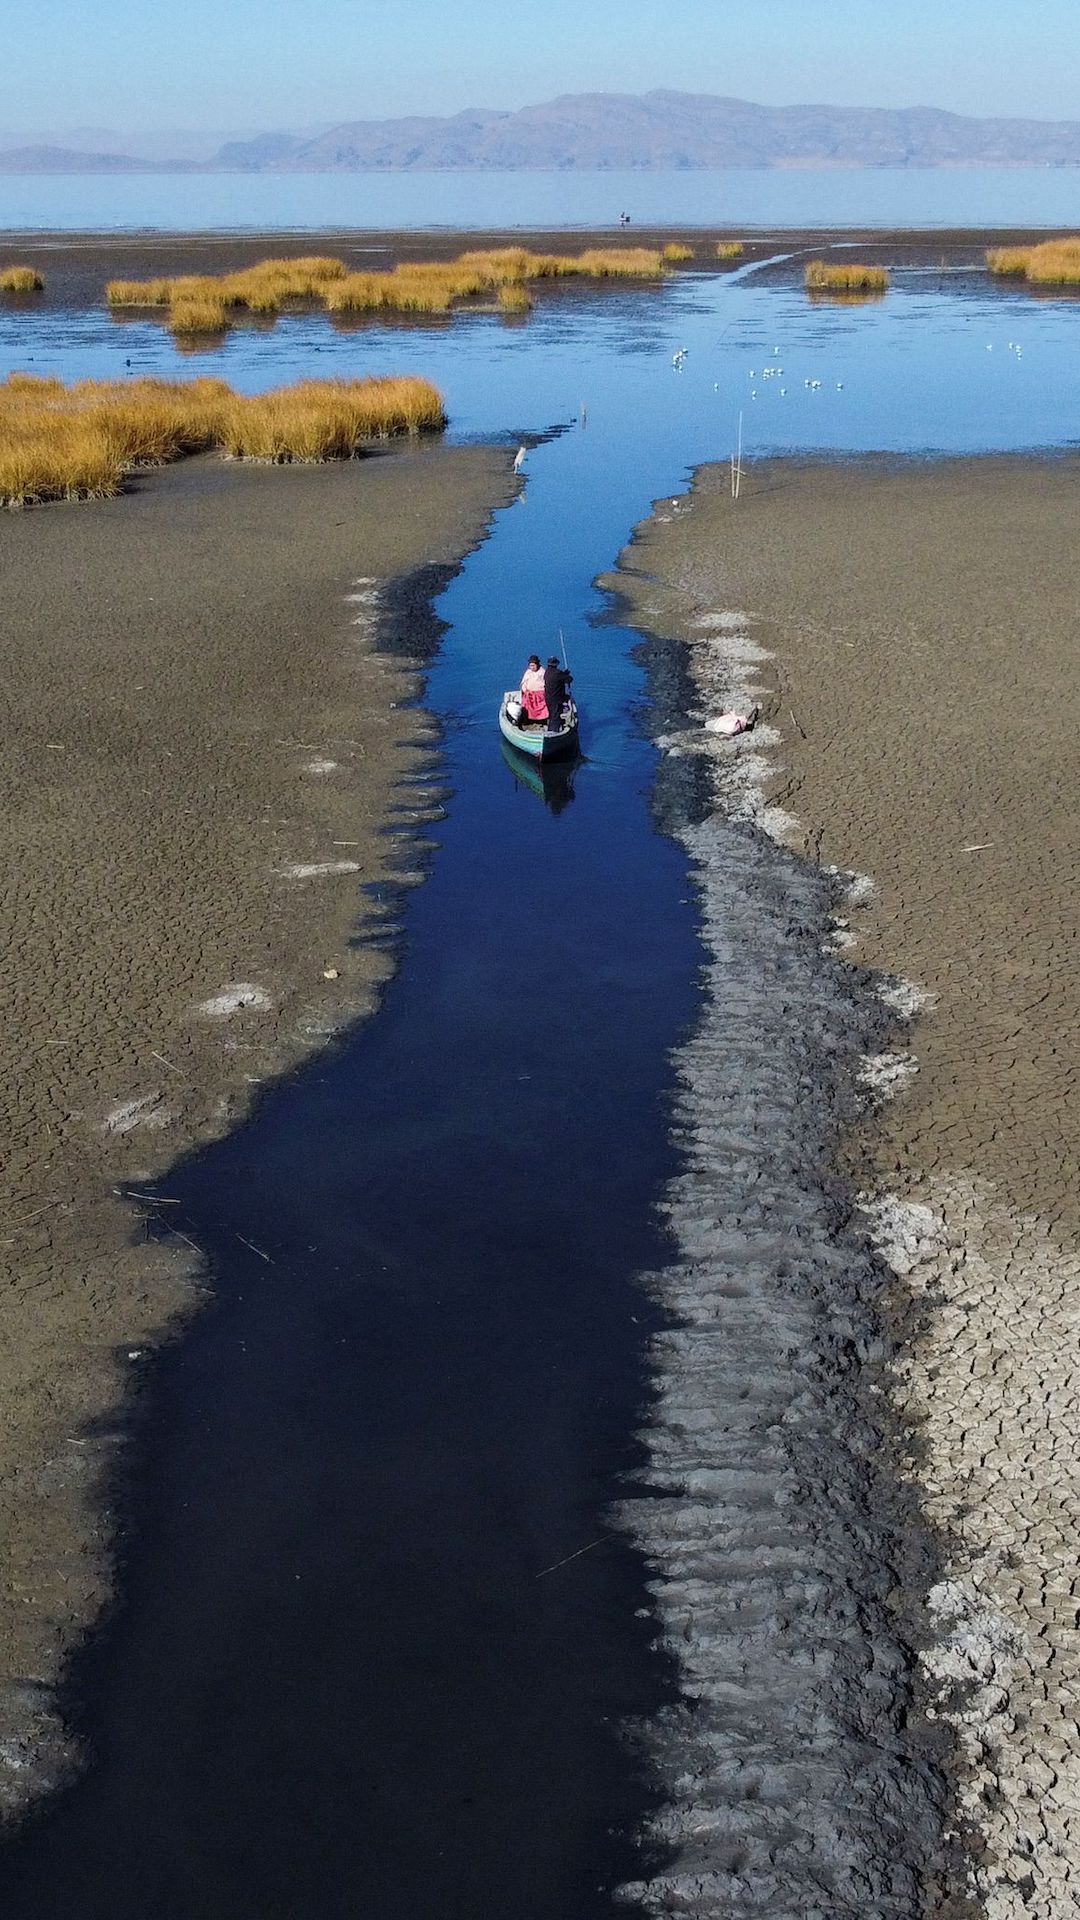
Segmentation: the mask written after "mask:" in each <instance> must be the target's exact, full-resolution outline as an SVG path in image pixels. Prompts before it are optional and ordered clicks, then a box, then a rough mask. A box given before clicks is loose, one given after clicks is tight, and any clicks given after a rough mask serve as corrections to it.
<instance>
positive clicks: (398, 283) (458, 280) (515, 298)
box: [106, 247, 690, 336]
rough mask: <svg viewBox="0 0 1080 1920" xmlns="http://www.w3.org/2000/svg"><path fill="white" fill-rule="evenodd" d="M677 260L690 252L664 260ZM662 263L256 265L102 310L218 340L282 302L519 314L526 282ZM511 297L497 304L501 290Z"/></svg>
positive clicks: (627, 252) (126, 296) (177, 283)
mask: <svg viewBox="0 0 1080 1920" xmlns="http://www.w3.org/2000/svg"><path fill="white" fill-rule="evenodd" d="M675 257H677V258H679V259H687V258H689V257H690V250H689V249H686V250H685V252H683V253H680V254H677V255H672V258H675ZM663 273H664V260H663V258H662V256H661V255H660V254H659V253H657V252H655V251H654V250H653V249H651V248H647V247H608V248H603V247H594V248H592V249H590V250H588V251H587V252H585V253H581V254H541V253H530V252H529V250H528V249H527V248H526V247H492V248H487V249H476V250H473V251H471V252H469V253H463V254H461V255H460V256H459V258H458V259H456V260H447V261H441V260H431V261H415V262H405V263H403V264H401V265H400V266H397V267H393V268H391V269H390V270H379V271H372V272H364V273H349V272H348V270H347V269H346V266H345V263H344V261H342V260H337V259H334V258H331V257H329V256H322V255H311V256H308V257H305V258H304V259H300V260H260V261H259V262H258V263H257V264H256V265H255V266H253V267H245V268H244V269H243V270H242V271H241V272H239V273H226V274H221V275H219V276H217V277H213V276H210V275H207V274H199V275H190V274H189V275H182V276H180V277H178V278H176V279H171V280H170V279H160V278H159V279H154V280H110V282H109V284H108V287H107V288H106V299H107V301H108V303H109V305H110V306H112V307H115V308H118V309H124V308H138V307H146V308H167V309H168V310H169V312H168V322H167V324H168V325H169V326H170V327H171V328H172V329H173V331H174V332H176V333H179V334H183V335H189V336H190V335H198V334H201V333H207V332H214V333H220V332H222V331H223V330H224V329H225V328H227V327H228V326H229V325H230V316H231V314H232V313H233V312H235V311H236V310H238V309H246V310H247V311H248V312H249V313H254V314H263V315H267V314H271V315H272V314H276V313H278V312H279V311H280V309H281V307H282V305H283V304H284V302H285V301H287V300H317V301H320V302H321V303H322V305H323V306H324V307H325V308H326V309H327V311H328V312H329V313H335V314H348V313H432V314H438V313H448V312H449V311H450V309H451V308H452V307H453V305H454V303H455V302H456V301H459V300H468V299H471V298H475V297H476V296H477V295H482V294H489V295H490V294H491V293H495V294H496V295H497V296H498V298H499V301H500V305H501V306H502V307H503V308H504V310H505V311H506V312H513V313H526V312H528V310H529V307H530V306H531V305H532V302H531V300H530V299H529V297H528V295H527V294H523V290H524V288H525V287H526V285H527V284H528V282H529V281H535V280H554V279H560V278H564V277H567V276H569V275H581V276H583V277H585V278H589V279H596V280H605V279H611V278H613V277H619V278H633V279H649V280H656V279H660V278H661V277H662V276H663ZM504 288H508V289H517V290H518V291H517V292H516V293H513V294H510V293H508V294H507V297H506V298H505V299H503V298H502V291H501V290H502V289H504Z"/></svg>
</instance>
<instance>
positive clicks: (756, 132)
mask: <svg viewBox="0 0 1080 1920" xmlns="http://www.w3.org/2000/svg"><path fill="white" fill-rule="evenodd" d="M170 141H171V142H172V145H171V147H170V145H169V142H170ZM9 143H10V144H9ZM1072 166H1080V122H1077V121H1072V120H1059V121H1051V120H976V119H972V118H969V117H967V116H966V115H964V114H958V113H946V112H944V111H943V110H941V109H939V108H937V107H910V108H902V109H898V108H889V107H825V106H810V107H762V106H755V105H754V104H753V102H751V101H748V100H729V99H722V98H718V97H716V96H714V95H711V94H693V93H673V92H669V91H665V90H660V91H658V92H655V93H646V94H618V93H580V94H565V95H564V96H563V97H562V98H561V99H558V100H549V101H547V102H546V103H545V104H544V105H542V106H537V107H523V108H521V109H519V110H518V111H516V112H513V113H509V112H508V113H500V112H497V111H495V110H492V109H488V108H475V109H470V110H469V111H467V112H465V113H456V114H452V115H450V116H449V117H446V118H435V117H426V118H425V117H419V116H416V117H412V118H408V119H402V120H351V121H346V122H344V123H343V124H342V125H340V126H334V127H328V128H320V129H308V130H307V131H306V132H303V133H296V132H292V133H289V132H275V131H269V132H264V133H255V134H252V133H250V132H245V133H233V134H221V135H210V134H190V133H182V132H177V133H176V134H173V135H168V134H157V135H153V136H149V135H140V136H130V137H127V138H125V137H124V136H123V135H122V134H118V133H110V132H108V131H103V130H102V129H93V130H90V131H87V130H83V129H80V130H79V133H76V134H72V135H69V136H67V138H66V139H65V138H64V137H63V136H58V135H56V134H50V135H48V136H38V137H36V138H35V137H34V136H30V135H25V134H23V135H9V136H8V137H7V140H5V137H4V136H3V135H2V134H0V173H203V172H222V171H224V172H239V173H368V172H375V171H390V170H395V171H396V170H410V171H416V172H424V171H432V172H434V171H439V170H443V169H462V170H469V171H474V170H487V169H496V168H498V169H508V170H513V169H548V168H555V169H558V168H567V169H572V168H578V167H581V168H599V169H607V168H612V169H632V168H643V169H650V170H652V169H663V168H669V169H676V168H704V167H774V168H775V167H1072Z"/></svg>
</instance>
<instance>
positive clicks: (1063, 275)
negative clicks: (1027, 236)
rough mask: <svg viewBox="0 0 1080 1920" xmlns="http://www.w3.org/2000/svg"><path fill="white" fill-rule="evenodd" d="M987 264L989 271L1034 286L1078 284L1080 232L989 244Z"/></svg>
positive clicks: (1079, 284) (1070, 285)
mask: <svg viewBox="0 0 1080 1920" xmlns="http://www.w3.org/2000/svg"><path fill="white" fill-rule="evenodd" d="M986 264H987V266H988V267H989V269H990V271H991V273H1000V274H1012V275H1016V276H1018V277H1019V278H1021V279H1024V280H1026V281H1027V282H1028V285H1029V286H1033V287H1038V286H1042V287H1076V286H1080V235H1078V234H1074V235H1072V236H1070V237H1069V238H1068V239H1065V240H1043V241H1041V242H1040V243H1039V245H1037V246H1032V247H991V248H990V250H989V252H988V253H987V256H986Z"/></svg>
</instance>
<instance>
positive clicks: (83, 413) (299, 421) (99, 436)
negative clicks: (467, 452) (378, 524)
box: [0, 374, 445, 506]
mask: <svg viewBox="0 0 1080 1920" xmlns="http://www.w3.org/2000/svg"><path fill="white" fill-rule="evenodd" d="M443 425H445V414H444V412H443V404H442V397H441V395H440V394H439V392H438V389H437V388H435V387H433V386H432V385H431V383H430V382H429V381H427V380H421V379H417V378H415V377H408V378H404V379H396V380H395V379H377V380H304V381H301V382H299V383H298V384H297V385H296V386H293V387H281V388H278V389H277V390H276V391H275V392H272V393H265V394H253V395H246V394H237V393H234V391H233V390H232V388H231V387H229V386H228V385H227V384H226V382H225V381H224V380H190V381H169V380H132V381H128V382H126V383H125V382H120V381H96V380H84V381H81V382H80V383H78V384H77V385H75V386H72V387H65V386H64V385H63V383H62V382H61V381H59V380H40V379H37V378H35V377H34V376H33V375H32V374H13V375H12V376H11V378H10V379H8V380H7V381H5V382H3V383H2V384H0V504H3V505H4V506H23V505H26V504H28V503H31V502H35V501H42V500H65V499H84V498H88V497H95V496H96V497H103V496H107V495H109V494H115V493H118V492H119V491H120V489H121V487H122V485H123V480H124V475H125V473H127V472H129V471H130V470H131V469H132V468H133V467H137V466H147V465H153V466H160V465H163V464H165V463H166V462H168V461H172V460H178V459H180V458H181V457H182V456H183V455H184V454H187V453H197V452H202V451H206V450H209V449H210V448H214V447H218V448H220V449H221V450H222V451H223V452H225V453H229V454H232V455H234V456H235V457H236V458H240V459H263V460H277V461H284V460H335V459H346V458H349V457H350V456H351V455H353V454H355V453H356V452H357V451H358V449H359V448H360V446H361V445H362V443H363V442H364V441H365V440H372V439H378V438H385V437H388V436H390V435H393V434H404V433H424V432H430V431H434V430H437V429H438V428H440V427H442V426H443Z"/></svg>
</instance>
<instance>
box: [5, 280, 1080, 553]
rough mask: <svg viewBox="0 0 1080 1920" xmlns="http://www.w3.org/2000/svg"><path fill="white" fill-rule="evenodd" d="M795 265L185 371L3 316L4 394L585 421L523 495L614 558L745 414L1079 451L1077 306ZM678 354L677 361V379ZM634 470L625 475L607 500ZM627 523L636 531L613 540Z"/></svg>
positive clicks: (26, 316) (103, 332)
mask: <svg viewBox="0 0 1080 1920" xmlns="http://www.w3.org/2000/svg"><path fill="white" fill-rule="evenodd" d="M803 259H804V256H803V255H802V254H799V255H793V256H777V260H778V262H780V264H779V265H772V266H764V267H760V268H750V269H743V270H742V271H741V272H739V273H737V274H733V275H725V276H720V275H710V274H708V273H690V274H680V275H679V276H678V277H677V279H675V280H674V281H673V282H672V283H670V284H669V285H668V286H666V287H664V288H663V289H646V290H642V289H639V288H634V289H603V290H599V291H591V292H582V291H580V290H579V291H569V290H560V291H558V292H556V293H553V294H548V293H543V294H541V295H540V297H539V299H538V303H537V306H536V308H535V310H534V312H533V313H532V314H531V315H530V316H529V317H528V318H527V319H526V320H524V321H513V322H510V323H507V322H506V321H504V320H503V319H501V318H500V317H499V316H498V315H496V314H493V313H488V314H483V313H463V314H461V315H460V316H458V317H457V318H455V319H453V320H452V321H443V322H438V323H433V324H428V325H417V324H415V323H413V324H410V325H398V326H386V325H376V324H372V323H363V324H360V325H357V326H353V327H350V328H339V327H336V326H335V325H333V324H332V323H331V322H330V320H329V319H328V318H327V317H326V316H325V315H321V314H309V315H289V316H286V317H285V318H283V319H280V320H279V321H278V323H277V325H276V326H274V327H272V328H261V327H259V328H256V327H240V328H237V330H236V331H235V332H233V333H231V334H230V335H228V336H227V337H226V340H225V343H224V344H223V345H220V346H217V347H214V348H211V349H209V350H207V351H205V352H200V353H192V352H190V351H188V352H184V351H178V349H177V347H176V346H175V344H174V342H173V339H172V336H171V335H170V334H169V333H168V332H167V331H166V330H165V328H164V327H163V326H162V324H161V322H160V321H157V320H124V321H122V322H120V321H117V320H115V319H113V318H112V316H111V315H110V314H109V313H108V312H107V311H106V310H105V308H104V306H103V307H102V309H101V311H100V312H86V311H79V312H75V313H67V312H64V311H63V310H53V309H46V310H44V311H43V312H41V313H38V314H34V313H33V312H26V311H20V312H14V311H11V310H10V309H7V310H2V309H0V377H3V376H4V375H6V374H7V373H8V372H9V371H12V370H14V369H19V368H23V369H26V370H29V371H32V372H34V373H39V374H60V375H61V376H63V377H64V378H66V379H73V378H76V377H78V378H98V379H104V378H124V377H125V376H126V375H128V374H131V375H136V374H143V373H156V374H164V375H167V376H169V377H172V378H182V377H190V376H192V375H195V374H199V373H214V374H217V375H220V376H222V377H224V378H225V379H227V380H230V381H231V382H232V383H233V384H234V385H235V386H237V387H239V388H241V389H243V390H246V391H256V390H259V389H261V388H264V387H267V386H272V385H275V384H278V383H279V382H282V381H286V380H294V379H298V378H300V377H310V376H311V375H312V374H314V375H317V376H320V377H324V378H329V377H331V376H341V375H348V376H355V375H359V374H365V373H392V372H401V373H405V372H417V373H424V374H427V375H428V376H429V377H430V378H432V379H433V380H435V381H436V382H437V383H438V385H439V386H440V387H441V388H442V390H443V392H444V393H445V395H446V399H447V404H448V409H449V413H450V418H451V430H452V432H453V433H454V434H456V435H463V436H467V437H472V436H487V435H492V434H505V433H512V432H521V433H525V432H526V431H538V430H543V429H544V428H546V427H548V426H550V425H551V424H552V423H556V422H559V423H568V422H571V421H574V422H578V423H580V414H581V409H582V407H583V406H584V408H585V409H586V413H587V426H586V430H585V431H583V432H582V431H578V432H577V433H576V434H575V436H574V439H573V441H572V443H571V444H569V445H566V446H564V447H563V448H561V449H560V451H559V452H558V453H548V452H545V453H544V454H543V455H539V456H536V457H535V458H534V460H533V461H531V462H530V468H529V470H530V473H531V474H532V475H533V477H534V478H537V479H538V478H539V476H540V475H541V474H542V473H543V474H545V475H546V474H547V473H548V472H549V471H551V470H552V469H551V467H550V465H549V464H548V463H550V462H554V469H555V471H556V472H557V475H558V478H557V480H556V481H555V482H554V484H555V486H556V488H557V489H558V491H559V494H560V510H561V511H562V512H563V513H564V514H565V512H566V509H567V507H568V505H569V504H570V503H569V502H568V500H567V491H568V490H569V492H570V493H571V494H573V493H575V492H577V493H579V494H580V496H581V497H582V498H588V499H589V500H590V501H591V502H593V503H594V505H598V507H599V510H600V511H604V507H603V502H600V503H597V501H596V489H597V486H598V485H600V484H602V485H603V489H604V496H605V499H608V498H610V499H611V501H612V504H613V509H614V511H613V513H612V514H611V515H610V516H608V515H607V514H606V513H605V525H607V526H608V527H610V528H611V529H612V530H613V532H614V535H615V542H616V545H617V544H618V543H619V541H620V540H621V538H622V537H624V535H625V532H626V530H627V528H628V527H629V525H630V524H631V523H632V519H633V518H637V517H639V515H640V513H641V512H642V511H644V510H645V508H646V507H647V506H648V503H649V501H650V499H651V498H652V497H653V496H654V495H655V494H657V493H660V492H663V491H664V490H665V489H667V488H669V487H672V486H675V485H676V484H680V483H681V479H682V477H683V475H684V474H685V471H686V468H687V467H688V466H689V465H691V464H695V463H697V462H699V461H701V460H711V459H718V458H719V459H723V458H726V457H727V455H728V454H729V452H731V451H733V450H734V447H735V443H736V437H737V433H738V417H739V414H740V413H741V414H742V415H743V439H744V448H745V449H746V451H747V452H748V453H749V455H750V456H751V457H753V455H754V454H755V453H795V452H804V451H805V452H817V451H823V450H824V451H835V452H858V453H862V452H873V451H879V450H880V451H886V452H902V453H912V452H940V453H966V452H982V451H987V450H989V451H998V452H1008V451H1012V450H1015V449H1017V448H1028V447H1030V448H1035V447H1061V446H1068V445H1072V444H1075V442H1076V440H1077V438H1078V437H1080V355H1078V353H1077V343H1078V341H1080V302H1078V301H1077V300H1076V299H1075V298H1071V297H1069V296H1068V295H1063V296H1061V297H1058V298H1052V297H1045V296H1040V297H1036V296H1033V295H1031V294H1030V293H1026V292H1024V291H1023V290H1022V289H1018V288H1017V287H1016V286H1015V284H1008V283H1007V284H1004V285H1002V284H999V283H995V282H993V281H991V280H990V279H989V277H988V276H987V275H986V274H985V273H984V272H980V271H975V270H972V271H970V272H967V271H956V270H945V269H939V270H934V269H928V268H905V269H900V270H896V271H895V272H894V285H893V289H892V291H891V292H890V293H889V294H888V296H887V297H886V298H885V299H884V300H882V301H871V302H869V303H866V304H861V305H858V306H850V305H833V304H825V305H819V304H816V303H813V302H811V301H810V300H809V299H808V297H807V295H806V294H805V292H804V291H803V289H802V286H801V272H802V265H803ZM785 262H786V264H785ZM679 347H685V348H687V357H686V359H685V361H684V362H683V364H682V367H681V370H676V369H675V368H673V366H672V355H673V353H674V352H675V350H676V348H679ZM811 382H818V383H819V385H817V386H814V385H811V384H809V383H811ZM627 460H629V461H630V462H631V463H632V466H631V471H630V472H629V473H628V474H626V475H625V476H623V475H621V474H620V476H619V481H620V484H619V485H618V486H616V487H613V485H612V482H613V479H614V478H615V469H616V468H617V467H618V466H619V465H620V464H621V463H623V462H625V461H627ZM532 497H533V495H532V494H530V498H532ZM624 507H629V509H630V512H631V516H632V518H631V520H623V521H621V522H619V521H617V519H616V518H615V515H616V514H617V513H618V512H619V511H621V510H622V509H623V508H624ZM572 545H574V546H576V547H579V546H580V541H579V539H578V537H577V536H575V537H574V539H573V541H572ZM559 547H560V551H563V550H564V547H563V540H562V538H560V541H559ZM611 551H613V549H612V550H604V549H603V548H598V547H597V546H595V545H591V546H590V548H589V556H588V559H586V556H585V555H584V554H581V553H579V559H578V564H579V566H580V564H581V562H582V561H584V562H585V564H589V561H591V563H592V566H593V571H596V570H598V569H599V568H600V567H602V566H604V565H606V564H607V563H608V561H609V559H610V557H611Z"/></svg>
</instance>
